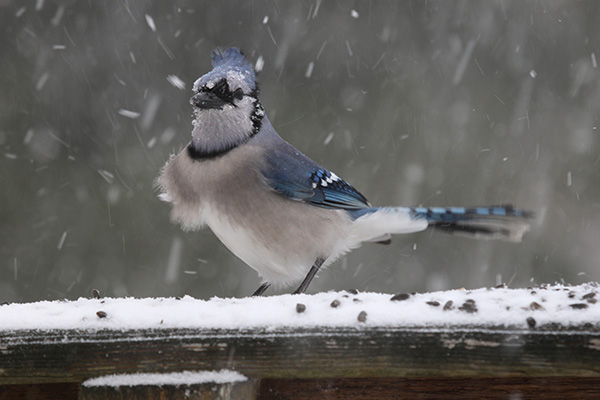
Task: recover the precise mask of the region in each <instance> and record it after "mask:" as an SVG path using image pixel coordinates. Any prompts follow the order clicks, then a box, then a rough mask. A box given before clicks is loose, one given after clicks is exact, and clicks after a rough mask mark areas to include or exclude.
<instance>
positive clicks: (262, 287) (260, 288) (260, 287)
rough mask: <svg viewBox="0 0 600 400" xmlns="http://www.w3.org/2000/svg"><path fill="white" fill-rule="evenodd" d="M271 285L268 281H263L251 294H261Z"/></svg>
mask: <svg viewBox="0 0 600 400" xmlns="http://www.w3.org/2000/svg"><path fill="white" fill-rule="evenodd" d="M269 286H271V284H270V283H269V282H265V283H263V284H262V285H260V286H259V287H258V289H256V292H254V293H252V296H261V295H262V294H263V293H264V292H265V290H267V289H268V288H269Z"/></svg>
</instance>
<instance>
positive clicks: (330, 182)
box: [157, 48, 532, 295]
mask: <svg viewBox="0 0 600 400" xmlns="http://www.w3.org/2000/svg"><path fill="white" fill-rule="evenodd" d="M212 64H213V70H212V71H210V72H208V73H207V74H205V75H204V76H202V77H200V78H199V79H198V80H197V81H196V82H195V83H194V86H193V92H194V95H193V97H192V98H191V100H190V103H191V105H192V107H193V110H194V115H193V116H194V120H193V130H192V140H191V142H190V143H189V144H188V145H187V147H186V148H185V149H184V150H183V151H182V152H181V153H179V154H177V155H174V156H171V158H170V159H169V161H168V162H167V164H166V165H165V167H164V168H163V170H162V172H161V174H160V176H159V177H158V179H157V186H158V188H159V190H160V192H161V194H160V198H161V199H162V200H164V201H167V202H170V203H171V204H172V211H171V219H172V221H174V222H176V223H179V224H180V225H181V226H182V228H183V229H184V230H186V231H188V230H196V229H200V228H202V227H205V226H208V227H210V229H211V230H212V231H213V232H214V234H215V235H216V236H217V237H218V238H219V239H220V240H221V242H223V244H224V245H225V246H227V248H228V249H229V250H231V252H232V253H233V254H235V255H236V256H237V257H239V258H240V259H242V260H243V261H244V262H245V263H246V264H248V265H249V266H250V267H252V268H253V269H255V270H256V271H257V272H258V273H259V275H260V276H261V277H262V279H263V283H262V285H261V286H260V287H259V288H258V289H257V290H256V292H255V293H254V295H261V294H262V293H263V292H264V291H265V290H266V289H267V288H268V287H269V286H270V285H271V284H273V285H276V286H279V287H281V286H288V285H292V284H297V283H298V282H301V284H300V286H299V287H298V289H297V290H296V291H295V292H294V293H303V292H305V291H306V289H307V287H308V285H309V284H310V282H311V280H312V279H313V278H314V276H315V274H316V273H317V272H318V271H319V268H321V267H325V266H327V265H329V264H331V263H332V262H334V261H335V260H337V259H338V258H339V257H341V256H342V255H343V254H345V253H347V252H348V251H350V250H352V249H354V248H356V247H358V246H360V245H361V244H362V243H363V242H377V243H389V241H390V235H391V234H399V233H411V232H418V231H422V230H425V229H427V228H435V229H439V230H442V231H444V232H448V233H459V234H465V235H470V236H472V237H475V238H478V239H479V238H481V239H502V240H507V241H512V242H518V241H520V240H521V237H522V236H523V234H524V233H525V231H527V230H528V227H529V224H528V223H527V220H528V219H529V218H531V217H532V214H531V213H530V212H527V211H522V210H519V209H516V208H513V207H511V206H498V207H475V208H464V207H449V208H442V207H429V208H425V207H372V206H371V204H369V202H368V201H367V199H366V198H365V197H364V196H363V195H362V194H361V193H360V192H358V191H357V190H356V189H354V188H353V187H352V186H350V185H349V184H348V183H347V182H345V181H344V180H342V179H341V178H340V177H339V176H337V175H336V174H334V173H333V172H330V171H328V170H327V169H325V168H323V167H321V166H320V165H318V164H317V163H315V162H314V161H312V160H311V159H309V158H308V157H306V156H305V155H304V154H302V153H301V152H300V151H298V150H297V149H296V148H294V147H293V146H292V145H290V144H289V143H287V142H286V141H284V140H283V139H282V138H281V137H280V136H279V135H278V134H277V132H275V129H274V128H273V126H272V125H271V122H270V121H269V119H268V118H267V116H266V114H265V112H264V110H263V107H262V105H261V103H260V101H259V99H258V87H257V84H256V76H255V72H254V69H253V67H252V65H251V64H250V62H248V61H247V60H246V58H245V57H244V55H243V54H242V53H241V52H240V50H239V49H237V48H228V49H226V50H221V49H216V50H215V51H214V52H213V56H212Z"/></svg>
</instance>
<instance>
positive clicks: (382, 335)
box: [0, 321, 600, 399]
mask: <svg viewBox="0 0 600 400" xmlns="http://www.w3.org/2000/svg"><path fill="white" fill-rule="evenodd" d="M0 323H1V321H0ZM214 370H232V371H237V372H239V373H241V374H243V375H244V376H246V377H247V378H248V380H247V381H245V382H237V383H222V384H216V383H207V384H193V383H192V384H189V385H186V384H183V385H178V386H174V385H163V386H158V385H153V384H152V383H151V382H149V383H148V384H147V385H138V386H120V387H116V388H115V387H103V386H82V385H81V383H82V382H84V381H85V380H87V379H89V378H93V377H98V376H104V375H108V374H131V373H142V372H152V373H171V372H177V371H214ZM203 396H204V397H203ZM211 396H212V397H211ZM21 398H22V399H51V398H56V399H76V398H80V399H117V398H118V399H122V398H128V399H142V398H144V399H153V398H154V399H183V398H197V399H213V398H214V399H216V398H224V399H318V398H322V399H386V398H390V399H391V398H394V399H397V398H407V399H420V398H507V399H509V398H519V399H525V398H536V399H538V398H557V399H558V398H578V399H583V398H600V330H599V329H598V326H597V325H594V324H586V325H583V326H577V327H568V328H567V327H563V326H561V325H558V324H552V325H548V326H538V327H535V328H530V329H524V328H506V327H489V326H486V327H477V326H462V327H452V328H448V329H443V328H439V327H437V328H433V329H432V328H427V327H422V328H418V327H412V328H402V327H394V328H381V327H369V326H358V327H354V328H348V327H346V328H309V329H290V328H283V329H273V330H269V329H245V330H219V329H152V330H128V331H120V330H89V331H86V330H48V331H37V330H19V331H1V332H0V399H21Z"/></svg>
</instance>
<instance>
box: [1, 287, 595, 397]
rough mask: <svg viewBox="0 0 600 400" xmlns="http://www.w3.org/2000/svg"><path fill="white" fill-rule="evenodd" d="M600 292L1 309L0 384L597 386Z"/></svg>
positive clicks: (332, 296) (108, 302) (151, 301)
mask: <svg viewBox="0 0 600 400" xmlns="http://www.w3.org/2000/svg"><path fill="white" fill-rule="evenodd" d="M599 291H600V287H599V286H598V284H594V283H590V284H585V285H580V286H573V287H568V286H561V285H556V286H542V287H535V288H528V289H508V288H491V289H487V288H484V289H477V290H464V289H463V290H451V291H443V292H432V293H419V294H408V293H406V294H398V295H391V294H379V293H352V292H327V293H319V294H315V295H283V296H273V297H254V298H243V299H220V298H213V299H211V300H208V301H206V300H197V299H193V298H191V297H184V298H181V299H175V298H147V299H134V298H124V299H113V298H104V299H84V298H82V299H79V300H77V301H53V302H38V303H30V304H10V305H3V306H0V355H1V357H0V385H9V384H36V383H43V382H57V383H58V382H74V383H75V384H79V383H81V382H82V381H84V380H86V379H89V378H94V377H99V376H103V375H108V374H136V373H157V372H161V373H173V372H181V371H192V372H194V371H195V372H197V371H213V370H221V369H228V370H233V371H237V372H238V373H241V374H243V375H244V376H246V377H248V378H250V379H253V380H255V381H259V380H261V379H262V380H264V381H265V382H268V381H269V380H273V379H282V378H291V379H300V378H302V379H311V378H318V379H325V378H353V379H365V378H369V379H371V380H372V379H374V378H378V379H379V378H394V379H401V378H406V377H411V378H413V377H421V378H427V379H431V378H435V379H466V378H469V379H470V378H478V380H479V381H480V379H493V378H502V379H510V378H536V377H542V378H547V377H555V378H558V377H570V378H569V379H571V378H573V379H575V378H577V379H586V378H585V377H588V378H594V377H595V378H598V377H600V363H599V362H598V359H600V304H597V300H600V295H599V294H597V293H598V292H599ZM551 381H552V382H558V381H560V380H556V379H552V380H551ZM261 385H262V384H261ZM543 386H544V387H546V388H547V386H548V384H547V383H545V384H544V385H543ZM580 386H581V385H580ZM0 389H1V387H0ZM262 390H263V389H261V393H262ZM598 390H600V389H598ZM599 393H600V392H599ZM259 398H260V397H259Z"/></svg>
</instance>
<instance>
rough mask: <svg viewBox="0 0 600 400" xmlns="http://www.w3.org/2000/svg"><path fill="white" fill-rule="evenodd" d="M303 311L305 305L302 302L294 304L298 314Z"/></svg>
mask: <svg viewBox="0 0 600 400" xmlns="http://www.w3.org/2000/svg"><path fill="white" fill-rule="evenodd" d="M304 311H306V306H305V305H304V304H302V303H298V304H296V312H297V313H298V314H300V313H303V312H304Z"/></svg>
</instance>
